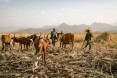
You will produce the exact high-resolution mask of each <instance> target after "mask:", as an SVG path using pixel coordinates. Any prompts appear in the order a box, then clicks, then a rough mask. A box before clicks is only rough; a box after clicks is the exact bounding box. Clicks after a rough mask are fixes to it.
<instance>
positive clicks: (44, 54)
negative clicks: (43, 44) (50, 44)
mask: <svg viewBox="0 0 117 78" xmlns="http://www.w3.org/2000/svg"><path fill="white" fill-rule="evenodd" d="M45 54H46V53H45V52H44V53H43V55H44V64H46V58H45Z"/></svg>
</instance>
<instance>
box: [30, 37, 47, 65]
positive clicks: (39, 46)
mask: <svg viewBox="0 0 117 78" xmlns="http://www.w3.org/2000/svg"><path fill="white" fill-rule="evenodd" d="M29 38H33V41H34V46H35V49H36V53H35V55H36V59H35V60H36V61H35V62H34V63H35V66H36V67H37V66H38V65H39V60H40V57H41V56H42V63H43V64H46V60H45V54H46V50H47V48H48V46H49V39H48V35H47V37H46V38H42V37H40V36H39V37H38V36H36V35H31V36H30V37H29Z"/></svg>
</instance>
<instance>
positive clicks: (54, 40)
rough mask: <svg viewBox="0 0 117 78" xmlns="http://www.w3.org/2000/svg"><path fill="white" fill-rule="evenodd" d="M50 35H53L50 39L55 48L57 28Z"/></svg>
mask: <svg viewBox="0 0 117 78" xmlns="http://www.w3.org/2000/svg"><path fill="white" fill-rule="evenodd" d="M50 35H51V37H50V39H51V40H52V45H53V46H55V43H56V41H57V32H56V30H55V28H53V31H51V33H50Z"/></svg>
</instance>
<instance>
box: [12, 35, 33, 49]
mask: <svg viewBox="0 0 117 78" xmlns="http://www.w3.org/2000/svg"><path fill="white" fill-rule="evenodd" d="M12 39H13V45H14V44H15V43H19V46H20V47H21V50H22V45H24V48H25V46H26V50H28V47H30V45H31V44H32V40H30V39H28V38H26V37H19V38H18V37H15V36H14V37H13V38H12Z"/></svg>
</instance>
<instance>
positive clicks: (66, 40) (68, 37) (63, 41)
mask: <svg viewBox="0 0 117 78" xmlns="http://www.w3.org/2000/svg"><path fill="white" fill-rule="evenodd" d="M57 38H58V40H59V41H60V47H62V48H63V47H65V46H66V45H67V44H70V46H71V47H72V49H73V47H74V35H73V34H72V33H65V34H63V33H57Z"/></svg>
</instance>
